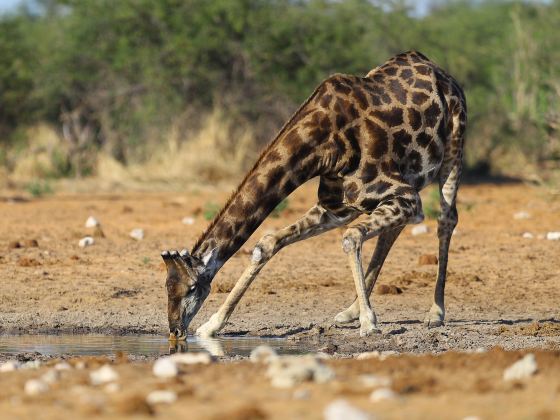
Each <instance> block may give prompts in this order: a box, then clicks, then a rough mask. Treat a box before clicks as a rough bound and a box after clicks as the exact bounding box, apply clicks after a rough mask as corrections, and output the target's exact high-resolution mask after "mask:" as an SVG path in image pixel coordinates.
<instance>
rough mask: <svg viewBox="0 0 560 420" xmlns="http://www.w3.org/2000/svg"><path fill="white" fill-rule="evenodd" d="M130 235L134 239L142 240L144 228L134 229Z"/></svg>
mask: <svg viewBox="0 0 560 420" xmlns="http://www.w3.org/2000/svg"><path fill="white" fill-rule="evenodd" d="M129 235H130V237H131V238H132V239H136V240H137V241H141V240H142V239H144V229H140V228H136V229H132V230H131V231H130V234H129Z"/></svg>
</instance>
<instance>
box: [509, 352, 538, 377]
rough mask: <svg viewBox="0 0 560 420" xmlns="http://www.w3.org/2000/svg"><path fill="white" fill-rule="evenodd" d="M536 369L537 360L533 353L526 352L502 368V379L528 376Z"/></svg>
mask: <svg viewBox="0 0 560 420" xmlns="http://www.w3.org/2000/svg"><path fill="white" fill-rule="evenodd" d="M536 371H537V361H536V360H535V355H534V354H533V353H529V354H526V355H525V356H524V357H523V358H522V359H521V360H518V361H517V362H515V363H514V364H513V365H511V366H510V367H508V368H507V369H506V370H504V381H511V380H519V379H525V378H529V377H530V376H532V375H534V374H535V372H536Z"/></svg>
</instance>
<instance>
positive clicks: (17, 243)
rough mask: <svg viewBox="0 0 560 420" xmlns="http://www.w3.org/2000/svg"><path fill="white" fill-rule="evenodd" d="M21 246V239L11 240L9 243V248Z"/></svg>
mask: <svg viewBox="0 0 560 420" xmlns="http://www.w3.org/2000/svg"><path fill="white" fill-rule="evenodd" d="M21 247H22V246H21V243H20V242H19V241H11V242H10V243H9V244H8V248H9V249H17V248H21Z"/></svg>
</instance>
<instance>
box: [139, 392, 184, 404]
mask: <svg viewBox="0 0 560 420" xmlns="http://www.w3.org/2000/svg"><path fill="white" fill-rule="evenodd" d="M175 401H177V394H176V393H175V392H173V391H163V390H158V391H152V392H150V393H149V394H148V396H147V397H146V402H147V403H148V404H150V405H153V404H172V403H174V402H175Z"/></svg>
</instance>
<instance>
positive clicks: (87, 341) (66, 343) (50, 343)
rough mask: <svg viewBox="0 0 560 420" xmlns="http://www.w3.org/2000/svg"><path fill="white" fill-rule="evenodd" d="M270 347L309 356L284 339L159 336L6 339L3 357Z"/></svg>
mask: <svg viewBox="0 0 560 420" xmlns="http://www.w3.org/2000/svg"><path fill="white" fill-rule="evenodd" d="M262 344H266V345H268V346H270V347H272V348H274V349H275V350H276V351H277V352H278V353H280V354H300V353H305V352H306V350H307V349H306V348H302V346H301V343H296V342H292V341H288V340H284V339H276V338H259V337H235V338H233V337H220V338H198V337H188V338H187V341H183V342H178V343H170V342H169V341H168V340H167V337H163V336H157V335H125V336H118V335H114V336H113V335H97V334H92V335H2V336H0V353H4V354H17V353H34V352H38V353H41V354H43V355H48V356H56V355H59V354H72V355H111V354H115V353H116V352H119V351H121V352H124V353H126V354H131V355H144V356H159V355H164V354H169V353H177V352H180V353H183V352H200V351H206V352H208V353H210V354H212V355H213V356H249V354H250V353H251V350H252V349H254V348H255V347H257V346H259V345H262Z"/></svg>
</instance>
